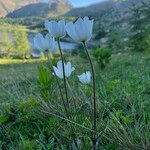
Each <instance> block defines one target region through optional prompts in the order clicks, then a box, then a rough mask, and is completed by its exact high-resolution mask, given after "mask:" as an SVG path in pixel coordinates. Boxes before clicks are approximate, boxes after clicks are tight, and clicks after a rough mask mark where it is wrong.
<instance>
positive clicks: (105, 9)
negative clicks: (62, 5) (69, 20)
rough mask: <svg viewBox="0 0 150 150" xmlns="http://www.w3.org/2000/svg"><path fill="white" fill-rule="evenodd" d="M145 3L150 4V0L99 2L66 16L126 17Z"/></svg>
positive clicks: (109, 0) (75, 10)
mask: <svg viewBox="0 0 150 150" xmlns="http://www.w3.org/2000/svg"><path fill="white" fill-rule="evenodd" d="M143 2H149V0H107V1H104V2H99V3H96V4H93V5H90V6H88V7H80V8H74V9H72V10H70V11H69V12H67V13H66V14H65V15H66V16H77V17H78V16H96V17H97V16H102V15H103V14H108V13H109V16H111V15H113V14H114V12H115V14H118V13H119V14H121V13H123V15H124V16H126V11H129V9H130V8H131V7H132V6H133V4H136V6H138V5H140V4H141V3H143Z"/></svg>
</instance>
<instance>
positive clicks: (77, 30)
mask: <svg viewBox="0 0 150 150" xmlns="http://www.w3.org/2000/svg"><path fill="white" fill-rule="evenodd" d="M44 25H45V28H46V29H47V30H48V32H49V33H48V34H47V35H46V36H45V37H43V35H42V34H40V33H38V34H37V35H36V36H35V37H34V46H35V48H36V49H37V50H39V51H40V52H44V53H46V52H47V53H49V52H53V51H54V48H55V45H56V41H55V40H58V39H60V38H62V37H65V36H66V34H68V35H69V36H70V37H71V38H72V39H73V40H74V41H75V42H81V43H85V42H87V41H88V40H90V39H91V36H92V29H93V20H90V19H89V18H88V17H84V18H83V19H82V18H78V20H77V21H76V22H75V23H73V22H68V23H66V22H65V20H60V21H58V22H57V21H45V23H44ZM53 69H54V71H55V74H56V75H57V76H58V77H59V78H61V79H62V78H63V61H58V63H57V67H55V66H53ZM74 70H75V68H74V67H72V66H71V63H70V62H68V63H67V64H65V63H64V72H65V77H69V76H70V75H71V73H72V72H73V71H74ZM78 78H79V81H80V82H81V83H83V84H89V83H90V82H91V73H90V72H89V71H87V72H86V73H83V74H82V75H79V76H78Z"/></svg>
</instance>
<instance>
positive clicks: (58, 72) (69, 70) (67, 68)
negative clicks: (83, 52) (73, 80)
mask: <svg viewBox="0 0 150 150" xmlns="http://www.w3.org/2000/svg"><path fill="white" fill-rule="evenodd" d="M64 67H65V76H66V77H69V76H70V75H71V73H72V72H73V71H74V70H75V68H74V67H72V66H71V63H70V62H68V63H67V64H65V63H64ZM53 68H54V71H55V73H56V75H57V76H58V77H59V78H61V79H62V78H63V67H62V61H58V63H57V67H55V66H53Z"/></svg>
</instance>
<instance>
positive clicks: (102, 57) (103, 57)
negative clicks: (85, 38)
mask: <svg viewBox="0 0 150 150" xmlns="http://www.w3.org/2000/svg"><path fill="white" fill-rule="evenodd" d="M111 54H112V50H111V49H110V48H96V49H95V50H94V51H93V54H92V55H93V57H94V58H95V59H96V61H97V63H98V65H99V67H100V68H101V69H104V68H105V67H106V64H107V63H109V61H110V57H111Z"/></svg>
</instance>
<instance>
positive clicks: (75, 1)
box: [42, 0, 106, 7]
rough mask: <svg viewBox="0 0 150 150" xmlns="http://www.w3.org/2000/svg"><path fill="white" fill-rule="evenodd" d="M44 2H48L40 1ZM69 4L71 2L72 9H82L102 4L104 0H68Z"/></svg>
mask: <svg viewBox="0 0 150 150" xmlns="http://www.w3.org/2000/svg"><path fill="white" fill-rule="evenodd" d="M42 1H44V2H48V0H42ZM68 1H69V2H71V4H72V5H73V7H83V6H88V5H91V4H94V3H97V2H102V1H106V0H68Z"/></svg>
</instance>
